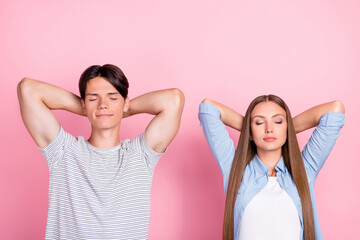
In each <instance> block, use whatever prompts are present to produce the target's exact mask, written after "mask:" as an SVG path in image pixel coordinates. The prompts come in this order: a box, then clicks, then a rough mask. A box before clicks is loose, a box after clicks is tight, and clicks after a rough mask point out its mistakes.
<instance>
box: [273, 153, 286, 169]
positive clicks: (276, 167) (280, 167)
mask: <svg viewBox="0 0 360 240" xmlns="http://www.w3.org/2000/svg"><path fill="white" fill-rule="evenodd" d="M275 170H276V171H278V172H279V171H281V172H285V170H286V166H285V163H284V159H283V157H282V156H281V157H280V160H279V162H278V163H277V164H276V166H275Z"/></svg>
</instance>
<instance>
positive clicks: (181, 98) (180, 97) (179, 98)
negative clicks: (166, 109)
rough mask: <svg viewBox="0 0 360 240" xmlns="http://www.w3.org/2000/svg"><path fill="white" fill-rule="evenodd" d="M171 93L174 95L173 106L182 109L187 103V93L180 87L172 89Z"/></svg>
mask: <svg viewBox="0 0 360 240" xmlns="http://www.w3.org/2000/svg"><path fill="white" fill-rule="evenodd" d="M171 95H172V100H173V101H171V102H172V105H173V107H176V108H177V109H180V110H182V109H183V108H184V104H185V95H184V93H183V92H182V91H181V90H180V89H178V88H173V89H171Z"/></svg>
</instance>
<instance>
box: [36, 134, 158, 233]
mask: <svg viewBox="0 0 360 240" xmlns="http://www.w3.org/2000/svg"><path fill="white" fill-rule="evenodd" d="M41 152H42V153H43V155H44V157H45V158H46V160H47V162H48V166H49V174H50V176H49V180H50V181H49V211H48V219H47V225H46V236H45V239H51V240H53V239H102V240H104V239H121V240H125V239H129V240H133V239H147V238H148V228H149V219H150V191H151V184H152V177H153V172H154V168H155V165H156V163H157V161H158V159H159V158H160V156H161V154H159V153H156V152H154V150H152V149H151V148H150V147H149V146H148V145H147V144H146V141H145V137H144V134H141V135H139V136H137V137H136V138H134V139H132V140H125V141H123V142H121V143H120V144H119V145H118V146H115V147H112V148H107V149H101V148H96V147H94V146H92V145H90V143H89V142H87V141H85V140H84V138H83V137H81V136H80V137H78V138H75V137H73V136H72V135H70V134H69V133H67V132H65V131H64V130H63V129H62V128H61V129H60V132H59V134H58V136H57V137H56V138H55V139H54V140H53V141H52V142H51V143H50V144H49V145H48V146H46V147H45V148H44V149H41Z"/></svg>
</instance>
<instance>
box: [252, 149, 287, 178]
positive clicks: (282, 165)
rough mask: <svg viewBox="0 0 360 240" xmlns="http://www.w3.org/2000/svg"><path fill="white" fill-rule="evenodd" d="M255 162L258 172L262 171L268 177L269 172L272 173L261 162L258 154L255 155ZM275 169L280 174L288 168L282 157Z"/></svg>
mask: <svg viewBox="0 0 360 240" xmlns="http://www.w3.org/2000/svg"><path fill="white" fill-rule="evenodd" d="M253 162H254V164H255V167H256V169H257V170H258V171H260V172H262V173H266V175H267V174H269V171H270V170H269V168H268V167H267V166H266V165H265V164H263V162H262V161H261V160H260V158H259V157H258V155H257V154H255V157H254V159H253ZM275 169H276V171H278V172H279V171H281V172H285V170H286V166H285V163H284V159H283V157H282V156H281V157H280V160H279V162H278V163H277V164H276V166H275Z"/></svg>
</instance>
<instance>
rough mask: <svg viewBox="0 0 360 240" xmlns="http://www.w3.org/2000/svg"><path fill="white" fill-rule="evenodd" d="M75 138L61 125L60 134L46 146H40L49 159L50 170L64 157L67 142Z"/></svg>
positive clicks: (45, 156)
mask: <svg viewBox="0 0 360 240" xmlns="http://www.w3.org/2000/svg"><path fill="white" fill-rule="evenodd" d="M73 139H75V137H73V136H72V135H70V134H69V133H67V132H65V131H64V129H63V128H62V127H61V126H60V130H59V133H58V135H57V136H56V137H55V138H54V140H52V141H51V142H50V143H49V144H48V145H47V146H45V147H44V148H39V150H40V151H41V153H42V155H43V156H44V158H45V159H46V161H47V164H48V167H49V172H51V171H52V169H53V168H54V167H55V166H56V165H57V164H58V163H59V162H61V160H62V159H63V157H64V153H65V149H66V147H67V145H68V144H67V143H68V142H69V141H71V140H73Z"/></svg>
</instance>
